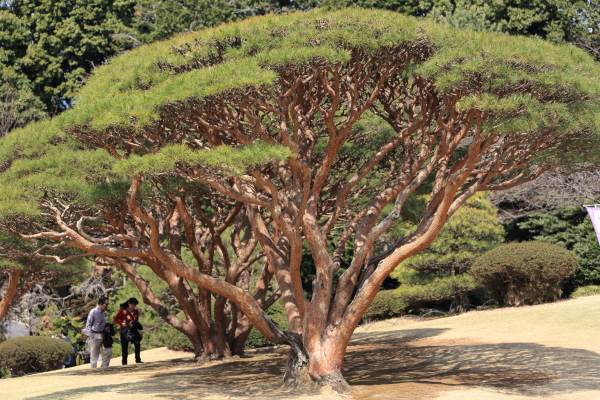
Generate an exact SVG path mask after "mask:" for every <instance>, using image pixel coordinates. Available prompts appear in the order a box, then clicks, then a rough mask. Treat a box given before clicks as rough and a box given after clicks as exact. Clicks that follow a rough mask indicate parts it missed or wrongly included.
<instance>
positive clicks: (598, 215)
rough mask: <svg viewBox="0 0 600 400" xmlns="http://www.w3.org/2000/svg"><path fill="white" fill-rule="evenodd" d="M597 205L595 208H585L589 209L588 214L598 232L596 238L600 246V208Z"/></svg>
mask: <svg viewBox="0 0 600 400" xmlns="http://www.w3.org/2000/svg"><path fill="white" fill-rule="evenodd" d="M597 205H598V204H595V205H594V206H585V208H586V209H587V212H588V214H590V218H591V219H592V224H593V225H594V230H595V231H596V237H597V238H598V243H599V244H600V207H596V206H597Z"/></svg>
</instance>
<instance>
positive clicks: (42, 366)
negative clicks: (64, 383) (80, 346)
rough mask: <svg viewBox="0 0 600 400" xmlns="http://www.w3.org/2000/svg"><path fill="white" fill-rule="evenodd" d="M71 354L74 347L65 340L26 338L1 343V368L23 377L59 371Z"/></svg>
mask: <svg viewBox="0 0 600 400" xmlns="http://www.w3.org/2000/svg"><path fill="white" fill-rule="evenodd" d="M71 354H73V347H72V346H71V345H70V344H68V343H67V342H65V341H64V340H60V339H53V338H50V337H47V336H24V337H19V338H14V339H9V340H7V341H5V342H2V343H0V366H2V367H5V368H9V369H10V368H12V369H13V371H14V372H15V373H16V374H17V375H19V376H23V375H25V374H29V373H32V372H44V371H52V370H54V369H59V368H61V367H62V365H63V364H64V362H65V361H66V360H67V358H68V357H69V356H70V355H71Z"/></svg>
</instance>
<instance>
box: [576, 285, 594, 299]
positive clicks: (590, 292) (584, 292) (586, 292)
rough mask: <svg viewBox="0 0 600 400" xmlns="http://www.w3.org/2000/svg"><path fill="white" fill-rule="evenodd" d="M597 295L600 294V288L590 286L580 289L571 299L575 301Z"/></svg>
mask: <svg viewBox="0 0 600 400" xmlns="http://www.w3.org/2000/svg"><path fill="white" fill-rule="evenodd" d="M597 294H600V286H597V285H589V286H582V287H578V288H577V289H575V291H574V292H573V293H571V296H569V297H570V298H572V299H574V298H576V297H586V296H595V295H597Z"/></svg>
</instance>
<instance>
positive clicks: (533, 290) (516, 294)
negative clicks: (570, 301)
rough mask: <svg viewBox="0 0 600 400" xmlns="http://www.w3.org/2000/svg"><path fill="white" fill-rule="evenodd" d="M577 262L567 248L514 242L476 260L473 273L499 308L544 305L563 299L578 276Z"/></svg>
mask: <svg viewBox="0 0 600 400" xmlns="http://www.w3.org/2000/svg"><path fill="white" fill-rule="evenodd" d="M577 266H578V264H577V259H576V258H575V256H574V255H573V253H572V252H570V251H569V250H566V249H565V248H564V247H561V246H558V245H555V244H550V243H545V242H524V243H511V244H506V245H502V246H499V247H496V248H495V249H493V250H490V251H488V252H487V253H485V254H483V255H481V256H480V257H478V258H477V259H475V261H474V263H473V265H472V267H471V274H473V276H475V278H476V279H477V280H479V281H480V282H481V283H483V284H484V285H485V286H487V287H488V288H489V289H490V291H491V292H492V295H493V296H494V298H495V299H496V301H497V302H498V304H499V305H501V306H503V305H507V306H519V305H530V304H540V303H547V302H551V301H555V300H557V299H558V298H560V296H561V294H562V289H563V285H564V283H565V282H566V281H567V280H568V279H569V278H570V277H572V276H573V275H574V274H575V271H576V270H577Z"/></svg>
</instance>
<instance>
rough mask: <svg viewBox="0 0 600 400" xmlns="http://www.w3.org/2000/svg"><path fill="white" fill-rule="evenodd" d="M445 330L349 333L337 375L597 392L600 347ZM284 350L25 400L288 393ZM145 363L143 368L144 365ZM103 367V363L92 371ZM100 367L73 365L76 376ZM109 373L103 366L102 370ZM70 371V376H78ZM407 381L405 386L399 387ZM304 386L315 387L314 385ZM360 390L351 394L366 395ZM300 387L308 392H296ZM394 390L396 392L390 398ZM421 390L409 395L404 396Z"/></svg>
mask: <svg viewBox="0 0 600 400" xmlns="http://www.w3.org/2000/svg"><path fill="white" fill-rule="evenodd" d="M443 331H444V329H412V330H402V331H391V332H376V333H370V334H369V335H368V336H367V335H364V336H362V337H361V336H359V337H358V338H357V339H358V340H353V341H352V343H351V345H350V347H349V348H348V355H347V357H346V363H345V368H344V376H345V377H346V378H347V379H348V381H349V382H350V384H351V385H353V386H360V387H361V388H365V387H366V388H369V387H373V388H375V385H390V384H393V385H395V386H394V390H396V391H400V392H401V391H402V390H403V389H402V388H403V387H406V388H407V389H408V387H409V386H410V385H412V386H411V387H415V385H417V386H418V387H419V388H426V390H424V391H423V390H421V389H419V390H420V391H419V393H425V392H427V393H428V394H432V393H435V392H437V391H440V390H448V389H451V388H468V387H473V386H478V387H488V388H498V389H502V390H503V391H504V392H509V393H514V394H520V395H529V396H532V397H544V396H549V395H560V394H566V393H573V392H577V391H584V390H598V391H600V354H598V353H594V352H591V351H587V350H577V349H567V348H561V347H550V346H543V345H539V344H534V343H501V344H480V343H472V342H469V341H467V340H463V341H452V342H444V341H442V340H432V339H431V338H432V337H434V336H437V335H439V334H440V333H442V332H443ZM286 352H287V351H286V349H285V348H283V349H282V348H280V349H277V350H274V351H272V352H269V353H265V354H261V355H260V356H255V357H250V358H248V359H242V360H238V361H233V362H226V363H220V364H215V365H209V366H202V367H201V366H197V365H195V364H192V363H189V362H182V363H180V364H179V367H180V368H179V369H176V370H173V371H165V372H162V373H161V372H159V371H160V370H161V369H163V370H164V369H166V365H167V364H165V365H158V366H157V365H153V364H150V365H147V366H146V365H144V367H143V368H140V369H139V370H138V371H139V372H141V371H144V370H145V371H146V372H147V373H148V374H147V377H145V378H144V379H143V380H141V381H139V382H134V383H125V384H116V385H110V384H109V383H108V381H109V380H110V377H109V376H107V384H106V385H104V386H95V387H91V388H80V389H72V390H65V391H62V392H57V393H54V394H52V395H45V396H42V397H30V398H29V399H31V400H34V399H35V400H42V398H43V399H44V400H54V399H57V400H58V399H61V400H62V399H67V400H68V399H77V398H79V397H81V395H82V394H84V393H86V394H89V393H91V392H94V391H97V392H109V393H111V394H112V393H115V394H116V393H119V394H126V393H138V394H140V393H141V394H144V393H147V394H152V395H153V396H155V397H164V398H169V399H182V400H183V399H191V398H200V399H202V398H211V397H213V395H214V394H215V393H221V394H223V395H226V396H228V397H229V398H270V399H277V398H281V399H282V398H293V397H294V395H293V394H292V393H289V392H286V391H285V390H283V389H282V387H281V377H282V375H283V369H284V366H285V361H286V355H287V354H286ZM146 368H147V369H146ZM99 371H102V370H99ZM93 373H101V372H96V371H77V372H75V371H74V372H72V373H70V374H71V375H75V376H85V375H87V374H93ZM105 373H107V375H109V370H106V372H105ZM75 376H73V378H75V379H77V378H76V377H75ZM405 385H406V386H405ZM309 392H312V393H313V394H317V393H318V392H317V391H316V389H311V390H309ZM367 392H369V390H367V391H366V392H364V393H363V395H360V390H359V393H358V394H357V398H361V399H367V398H371V396H370V395H367ZM302 394H304V395H306V394H310V393H306V392H303V393H302ZM399 394H401V393H397V394H395V395H394V397H390V398H401V396H398V395H399ZM419 397H420V398H423V397H425V395H424V394H423V395H421V394H419V396H414V395H411V397H410V398H415V399H417V398H419Z"/></svg>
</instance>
